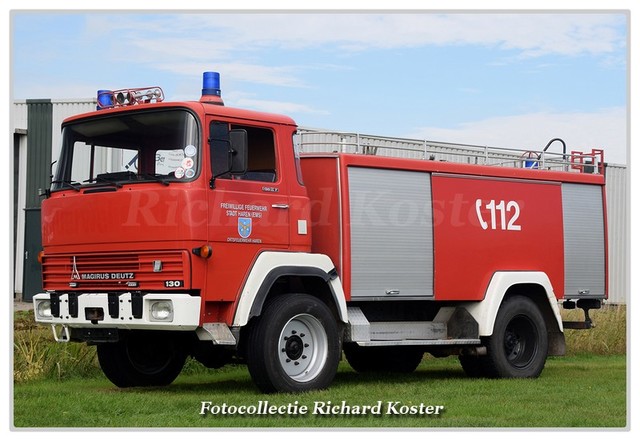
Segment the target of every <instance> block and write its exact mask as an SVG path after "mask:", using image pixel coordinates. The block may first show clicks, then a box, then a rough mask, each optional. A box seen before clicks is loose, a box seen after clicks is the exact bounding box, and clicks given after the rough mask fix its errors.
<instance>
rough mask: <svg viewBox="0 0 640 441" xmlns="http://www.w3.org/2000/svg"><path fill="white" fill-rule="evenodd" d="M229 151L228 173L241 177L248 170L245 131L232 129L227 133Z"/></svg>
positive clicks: (247, 148) (247, 149)
mask: <svg viewBox="0 0 640 441" xmlns="http://www.w3.org/2000/svg"><path fill="white" fill-rule="evenodd" d="M229 141H230V142H231V149H230V150H229V173H231V174H232V175H243V174H245V173H246V172H247V168H248V151H249V147H248V145H249V143H248V137H247V131H246V130H244V129H233V130H231V132H230V133H229Z"/></svg>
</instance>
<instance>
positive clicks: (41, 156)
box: [22, 100, 53, 301]
mask: <svg viewBox="0 0 640 441" xmlns="http://www.w3.org/2000/svg"><path fill="white" fill-rule="evenodd" d="M52 136H53V106H52V104H51V100H27V185H26V190H27V194H26V203H25V244H24V249H25V253H24V283H23V287H22V299H23V300H24V301H31V299H32V298H33V296H34V295H35V294H37V293H39V292H42V272H41V268H40V265H39V264H38V260H37V257H38V253H39V252H40V250H41V249H42V238H41V219H40V202H41V198H40V196H39V190H40V189H45V188H48V187H49V183H50V177H49V176H50V174H51V147H52V146H51V142H52Z"/></svg>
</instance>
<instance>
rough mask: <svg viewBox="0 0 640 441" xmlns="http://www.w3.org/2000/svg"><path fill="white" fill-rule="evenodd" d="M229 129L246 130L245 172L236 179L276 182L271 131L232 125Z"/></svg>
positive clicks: (274, 150)
mask: <svg viewBox="0 0 640 441" xmlns="http://www.w3.org/2000/svg"><path fill="white" fill-rule="evenodd" d="M231 129H243V130H246V131H247V139H248V143H249V148H248V167H247V172H246V173H245V174H244V175H241V176H237V177H236V179H242V180H245V181H261V182H275V181H276V180H277V170H276V146H275V141H274V133H273V131H272V130H270V129H265V128H260V127H253V126H244V125H237V124H232V125H231Z"/></svg>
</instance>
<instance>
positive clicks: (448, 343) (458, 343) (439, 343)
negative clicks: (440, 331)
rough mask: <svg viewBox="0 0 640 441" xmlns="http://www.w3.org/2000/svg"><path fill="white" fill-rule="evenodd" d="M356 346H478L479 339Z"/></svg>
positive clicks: (396, 342)
mask: <svg viewBox="0 0 640 441" xmlns="http://www.w3.org/2000/svg"><path fill="white" fill-rule="evenodd" d="M354 343H356V344H357V345H358V346H464V345H466V346H478V345H480V339H479V338H478V339H473V338H468V339H463V338H458V339H448V340H397V341H394V340H378V341H356V342H354Z"/></svg>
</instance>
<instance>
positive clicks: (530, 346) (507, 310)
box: [479, 296, 549, 378]
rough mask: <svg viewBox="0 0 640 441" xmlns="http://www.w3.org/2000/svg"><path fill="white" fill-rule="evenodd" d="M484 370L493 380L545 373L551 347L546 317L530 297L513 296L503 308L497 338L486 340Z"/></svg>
mask: <svg viewBox="0 0 640 441" xmlns="http://www.w3.org/2000/svg"><path fill="white" fill-rule="evenodd" d="M486 346H487V355H486V356H485V357H480V362H479V363H480V365H481V369H482V370H483V371H484V373H485V374H486V375H487V376H489V377H492V378H536V377H538V376H539V375H540V373H541V372H542V369H543V368H544V365H545V362H546V360H547V354H548V350H549V344H548V341H547V328H546V325H545V321H544V317H543V316H542V313H541V312H540V310H539V309H538V307H537V306H536V304H535V303H534V302H533V301H532V300H531V299H529V298H527V297H523V296H513V297H509V298H507V299H506V300H505V301H504V302H503V304H502V305H501V306H500V310H499V311H498V316H497V317H496V322H495V325H494V328H493V335H492V336H491V337H489V338H488V339H487V340H486Z"/></svg>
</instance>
